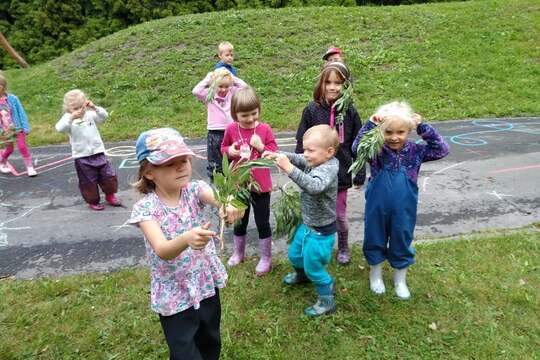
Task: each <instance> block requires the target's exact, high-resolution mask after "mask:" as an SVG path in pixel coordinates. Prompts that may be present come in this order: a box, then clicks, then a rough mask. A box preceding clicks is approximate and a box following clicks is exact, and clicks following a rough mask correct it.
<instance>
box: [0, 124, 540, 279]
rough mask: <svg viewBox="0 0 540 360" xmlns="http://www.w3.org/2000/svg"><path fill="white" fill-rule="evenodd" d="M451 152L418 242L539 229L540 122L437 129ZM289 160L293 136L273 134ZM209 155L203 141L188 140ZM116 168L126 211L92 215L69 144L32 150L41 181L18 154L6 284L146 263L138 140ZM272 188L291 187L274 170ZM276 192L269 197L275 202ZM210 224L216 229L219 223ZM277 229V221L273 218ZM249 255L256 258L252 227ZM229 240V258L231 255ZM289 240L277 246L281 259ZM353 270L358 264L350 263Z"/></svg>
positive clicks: (352, 206) (6, 240)
mask: <svg viewBox="0 0 540 360" xmlns="http://www.w3.org/2000/svg"><path fill="white" fill-rule="evenodd" d="M433 125H434V126H435V127H436V128H437V129H438V130H439V131H440V133H441V134H442V135H443V136H444V137H445V138H446V139H447V141H448V142H449V144H450V149H451V153H450V155H449V156H448V157H446V158H445V159H442V160H439V161H434V162H428V163H424V164H423V165H422V169H421V172H420V176H419V179H418V187H419V207H418V218H417V226H416V232H415V238H416V239H420V240H421V239H433V238H438V237H448V236H452V235H459V234H464V233H470V232H473V231H480V230H485V229H497V228H515V227H521V226H524V225H528V224H531V223H533V222H538V221H540V118H519V119H505V118H502V119H478V120H472V121H471V120H467V121H449V122H444V123H434V124H433ZM277 138H278V145H279V146H280V149H282V150H285V151H293V149H294V145H295V140H294V134H293V133H279V134H277ZM187 142H188V145H190V146H191V147H192V148H193V149H194V150H195V151H196V152H197V153H199V154H200V155H201V156H205V152H206V150H205V147H206V145H205V139H190V140H188V141H187ZM106 147H107V153H108V155H109V157H110V159H111V161H112V162H113V164H114V166H115V167H116V169H118V178H119V183H120V185H119V197H120V198H121V199H122V201H123V203H124V204H125V207H124V208H114V207H111V206H108V205H107V206H106V209H105V210H104V211H101V212H96V211H92V210H90V209H88V207H87V206H86V204H85V203H84V202H83V200H82V198H81V196H80V194H79V191H78V187H77V175H76V173H75V168H74V165H73V160H72V159H71V156H70V154H71V149H70V147H69V145H68V144H66V145H55V146H47V147H35V148H33V149H32V152H33V157H34V162H35V166H36V169H37V170H38V173H39V175H38V176H37V177H35V178H29V177H27V176H26V174H25V173H24V172H23V169H24V166H23V164H22V159H21V157H20V154H19V153H18V152H17V150H16V151H15V153H14V154H13V155H12V156H11V157H10V159H9V161H10V163H11V164H12V165H13V167H14V169H15V171H14V173H13V174H0V278H2V277H7V276H15V277H16V278H23V279H29V278H34V277H39V276H58V275H64V274H73V273H81V272H91V271H110V270H114V269H119V268H123V267H128V266H135V265H143V264H145V263H146V261H145V254H144V240H143V237H142V235H141V233H140V231H139V230H138V229H137V228H135V227H133V226H130V225H127V224H126V220H127V219H128V217H129V215H130V212H131V206H132V205H133V203H134V202H135V201H136V199H137V198H138V195H137V194H136V193H135V192H134V190H132V189H131V187H130V185H129V184H130V183H131V182H133V181H134V180H135V177H136V173H137V168H138V164H137V161H136V160H135V152H134V141H128V142H121V143H108V144H106ZM205 166H206V162H205V160H201V159H195V161H194V168H193V178H194V179H205V180H206V174H205ZM272 171H273V180H274V185H278V186H279V185H284V184H285V183H286V182H288V179H287V177H286V176H284V175H283V174H279V173H278V172H277V170H275V169H273V170H272ZM278 196H279V195H278V193H277V192H275V193H274V194H273V199H274V200H275V199H277V197H278ZM363 214H364V193H363V189H350V190H349V201H348V215H349V221H350V235H349V236H350V241H351V242H352V243H355V244H359V243H361V242H362V240H363ZM211 217H212V222H213V224H215V227H216V228H217V225H218V224H217V220H216V217H215V216H211ZM272 222H273V219H272ZM248 235H249V248H248V255H251V254H255V253H256V244H257V231H256V228H255V225H254V221H253V220H251V221H250V227H249V228H248ZM231 237H232V236H231V234H230V232H228V237H227V239H228V241H227V242H226V248H225V250H224V251H225V253H228V252H230V251H231V248H232V241H231ZM285 250H286V243H285V239H274V254H276V255H278V256H279V254H281V255H283V254H284V252H285ZM353 261H360V259H354V258H353Z"/></svg>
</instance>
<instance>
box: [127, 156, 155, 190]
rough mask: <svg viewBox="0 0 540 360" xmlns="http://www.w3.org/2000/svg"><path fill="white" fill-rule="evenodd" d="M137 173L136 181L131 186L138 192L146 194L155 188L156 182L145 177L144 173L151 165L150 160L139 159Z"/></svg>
mask: <svg viewBox="0 0 540 360" xmlns="http://www.w3.org/2000/svg"><path fill="white" fill-rule="evenodd" d="M139 165H140V166H139V173H138V175H137V181H135V182H134V183H133V184H131V186H133V187H134V188H135V190H137V191H138V192H140V193H141V194H148V193H150V192H152V191H154V190H155V189H156V184H155V183H154V182H153V181H152V180H149V179H147V178H146V176H144V175H146V173H147V172H148V170H150V168H151V167H152V164H151V163H150V161H148V160H146V159H144V160H141V162H140V164H139Z"/></svg>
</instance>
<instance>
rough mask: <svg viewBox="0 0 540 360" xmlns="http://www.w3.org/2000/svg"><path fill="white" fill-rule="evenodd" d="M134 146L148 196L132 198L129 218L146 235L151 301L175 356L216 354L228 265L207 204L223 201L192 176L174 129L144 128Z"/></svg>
mask: <svg viewBox="0 0 540 360" xmlns="http://www.w3.org/2000/svg"><path fill="white" fill-rule="evenodd" d="M135 148H136V154H137V160H138V161H139V164H140V168H139V175H138V181H137V182H136V183H135V184H134V186H135V188H136V189H137V190H138V191H139V192H140V193H141V194H142V195H143V197H142V199H140V200H139V201H137V202H136V203H135V204H134V205H133V211H132V213H131V217H130V219H129V223H131V224H133V225H136V226H138V227H139V228H140V229H141V231H142V233H143V234H144V238H145V247H146V255H147V258H148V262H149V265H150V274H151V291H150V299H151V308H152V310H153V311H155V312H156V313H158V314H159V320H160V322H161V326H162V328H163V332H164V334H165V339H166V340H167V344H168V345H169V352H170V359H198V360H200V359H204V360H217V359H219V354H220V350H221V335H220V322H221V304H220V300H219V290H218V289H220V288H223V287H225V282H226V280H227V272H226V271H225V267H224V266H223V264H222V263H221V260H220V259H219V256H218V255H217V254H216V249H215V245H214V241H213V239H214V238H215V236H216V233H215V232H214V231H211V230H209V226H210V223H209V222H208V221H207V220H206V219H205V218H204V215H203V208H204V207H205V206H207V205H210V206H215V207H219V204H218V203H217V202H216V200H215V198H214V193H213V191H212V189H211V188H210V186H208V185H207V184H205V183H204V182H203V181H192V180H191V173H192V169H191V159H192V157H193V156H194V155H195V154H194V152H193V151H192V150H191V149H190V148H188V147H187V145H186V144H185V142H184V139H183V138H182V136H181V135H180V134H179V133H178V132H177V131H176V130H174V129H171V128H161V129H152V130H148V131H145V132H143V133H142V134H141V135H140V136H139V138H138V139H137V143H136V146H135ZM226 210H227V211H226V216H225V220H226V221H227V222H231V223H232V222H234V221H235V220H236V219H239V218H240V217H242V215H243V211H242V210H238V209H235V208H234V207H232V206H229V207H227V209H226ZM223 215H225V214H223Z"/></svg>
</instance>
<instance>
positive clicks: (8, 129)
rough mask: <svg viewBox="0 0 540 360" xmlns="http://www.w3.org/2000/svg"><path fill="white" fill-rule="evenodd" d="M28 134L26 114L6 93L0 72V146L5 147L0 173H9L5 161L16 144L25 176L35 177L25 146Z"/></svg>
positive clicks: (17, 100) (30, 155)
mask: <svg viewBox="0 0 540 360" xmlns="http://www.w3.org/2000/svg"><path fill="white" fill-rule="evenodd" d="M29 132H30V126H29V125H28V117H27V116H26V112H25V111H24V108H23V107H22V105H21V102H20V101H19V98H18V97H17V96H15V95H13V94H9V93H8V92H7V80H6V78H5V77H4V74H3V73H2V72H0V146H5V148H4V149H3V150H2V151H1V152H0V172H2V173H5V174H7V173H10V172H11V168H10V167H9V166H8V164H7V159H8V157H9V156H10V155H11V154H12V153H13V148H14V146H13V143H17V147H18V148H19V152H20V153H21V155H22V158H23V161H24V165H25V166H26V173H27V175H28V176H36V175H37V172H36V170H35V169H34V165H33V163H32V154H31V153H30V150H29V149H28V145H27V144H26V135H28V133H29Z"/></svg>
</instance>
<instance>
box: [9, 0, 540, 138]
mask: <svg viewBox="0 0 540 360" xmlns="http://www.w3.org/2000/svg"><path fill="white" fill-rule="evenodd" d="M539 17H540V4H539V3H538V1H535V0H489V1H487V0H486V1H468V2H455V3H438V4H425V5H411V6H398V7H352V8H345V7H322V8H285V9H279V10H273V9H258V10H245V11H227V12H215V13H206V14H197V15H187V16H181V17H171V18H167V19H163V20H158V21H152V22H148V23H144V24H141V25H138V26H134V27H132V28H129V29H126V30H123V31H120V32H118V33H116V34H113V35H111V36H108V37H106V38H103V39H101V40H98V41H96V42H93V43H91V44H89V45H87V46H85V47H83V48H80V49H78V50H76V51H74V52H73V53H70V54H68V55H65V56H62V57H60V58H58V59H55V60H53V61H51V62H48V63H46V64H42V65H36V66H33V67H32V68H30V69H26V70H9V71H7V76H8V79H9V86H10V89H11V91H12V92H13V93H15V94H17V95H18V96H19V97H20V98H21V100H22V102H23V104H24V106H25V108H26V109H27V111H28V113H29V115H30V121H31V124H32V127H33V133H32V134H31V136H30V138H29V141H30V143H32V144H34V145H36V144H49V143H57V142H63V141H66V137H65V135H62V134H57V133H56V132H55V130H54V124H55V122H56V121H57V120H58V118H59V117H60V116H61V114H62V110H61V107H62V97H63V94H64V93H65V92H66V91H67V90H69V89H72V88H81V89H83V90H84V91H86V92H87V93H88V94H89V96H90V98H91V99H92V100H94V102H96V103H97V104H99V105H102V106H104V107H105V108H107V109H108V110H109V112H110V114H111V116H110V120H109V121H108V122H107V123H106V124H104V125H103V126H102V127H101V133H102V135H103V137H104V138H105V139H106V140H107V141H112V140H121V139H135V138H136V136H137V135H138V134H139V133H140V132H141V131H143V130H146V129H148V128H151V127H158V126H173V127H175V128H178V129H179V130H180V131H181V132H182V133H183V134H184V135H186V136H189V137H195V136H204V134H205V129H206V109H205V107H204V105H202V104H201V103H199V102H197V101H196V99H195V98H194V96H193V95H192V94H191V89H192V88H193V86H194V85H195V84H196V83H197V82H198V81H199V80H200V79H202V78H203V77H204V76H205V74H206V73H207V72H208V71H209V70H210V69H212V66H213V64H214V63H215V62H216V57H215V47H216V44H217V43H219V42H220V41H222V40H228V41H231V42H232V43H233V44H234V45H235V47H236V61H235V66H237V67H238V68H239V75H240V77H242V78H243V79H244V80H246V81H247V82H249V83H250V84H251V85H252V86H254V87H255V88H256V90H257V91H258V93H259V95H260V97H261V99H262V104H263V120H265V121H266V122H268V123H270V124H271V125H272V126H273V127H274V129H275V130H295V129H296V127H297V124H298V122H299V119H300V116H301V112H302V109H303V107H304V106H305V105H306V104H307V102H308V101H309V100H310V99H311V96H312V91H313V86H314V84H315V80H316V77H317V74H318V71H319V69H320V66H321V63H322V60H321V55H322V53H323V52H324V51H325V49H326V48H327V47H328V46H330V45H338V46H340V47H342V48H343V49H344V51H345V52H346V57H347V61H348V63H349V65H350V67H351V69H352V73H353V75H354V78H355V79H356V106H357V108H358V109H359V111H360V114H361V116H362V117H363V118H364V119H365V118H367V117H368V116H369V115H370V114H371V113H372V112H373V111H374V110H375V109H376V108H377V106H379V105H382V104H384V103H386V102H388V101H391V100H394V99H404V100H407V101H409V102H410V103H411V104H412V106H413V107H414V108H415V109H416V110H417V111H418V112H420V113H421V114H423V115H424V116H425V117H426V118H427V119H430V120H447V119H465V118H478V117H501V116H513V117H514V116H525V115H538V114H539V113H540V103H539V102H538V96H539V83H538V79H539V75H540V74H539V64H540V62H539V58H540V52H539V48H538V43H539V42H540V36H539V34H540V30H539V27H540V25H539V24H540V22H539V21H538V18H539Z"/></svg>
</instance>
